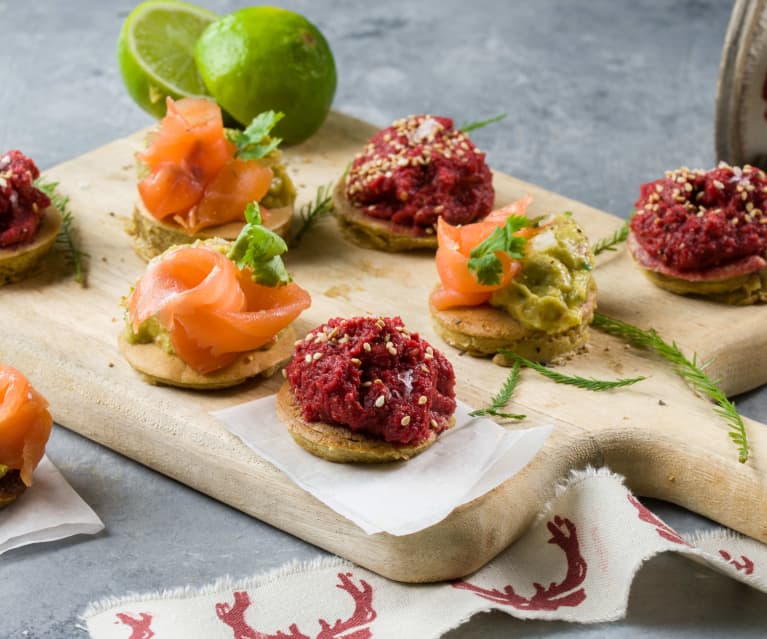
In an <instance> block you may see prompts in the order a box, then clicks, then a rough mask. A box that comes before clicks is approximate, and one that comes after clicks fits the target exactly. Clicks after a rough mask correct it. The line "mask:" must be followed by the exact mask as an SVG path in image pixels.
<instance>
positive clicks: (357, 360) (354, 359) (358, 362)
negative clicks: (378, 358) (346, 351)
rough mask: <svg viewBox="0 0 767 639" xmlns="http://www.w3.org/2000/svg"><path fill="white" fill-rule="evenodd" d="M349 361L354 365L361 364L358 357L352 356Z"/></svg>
mask: <svg viewBox="0 0 767 639" xmlns="http://www.w3.org/2000/svg"><path fill="white" fill-rule="evenodd" d="M349 361H350V362H351V363H352V364H354V365H355V366H360V365H361V364H362V360H360V359H358V358H356V357H352V358H351V359H350V360H349Z"/></svg>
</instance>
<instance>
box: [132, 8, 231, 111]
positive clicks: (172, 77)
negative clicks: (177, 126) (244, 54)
mask: <svg viewBox="0 0 767 639" xmlns="http://www.w3.org/2000/svg"><path fill="white" fill-rule="evenodd" d="M217 18H218V16H217V15H216V14H215V13H213V12H212V11H208V10H206V9H201V8H199V7H195V6H192V5H190V4H186V3H185V2H179V1H178V0H149V1H148V2H142V3H141V4H140V5H138V6H137V7H136V8H135V9H134V10H133V11H132V12H131V13H130V15H129V16H128V17H127V18H126V19H125V22H124V24H123V27H122V30H121V31H120V38H119V40H118V42H117V61H118V64H119V67H120V73H121V74H122V77H123V81H124V82H125V86H126V88H127V89H128V93H129V94H130V96H131V97H132V98H133V100H134V101H135V102H136V104H138V105H139V106H140V107H141V108H142V109H144V110H145V111H147V112H148V113H150V114H152V115H153V116H155V117H156V118H161V117H163V116H164V115H165V97H166V96H170V97H172V98H174V99H178V98H183V97H189V96H201V95H208V92H207V90H206V88H205V84H204V83H203V81H202V78H201V77H200V75H199V73H198V72H197V67H196V65H195V61H194V47H195V43H196V42H197V39H198V38H199V36H200V34H201V33H202V32H203V30H204V29H205V27H207V26H208V25H209V24H210V23H211V22H213V21H214V20H216V19H217Z"/></svg>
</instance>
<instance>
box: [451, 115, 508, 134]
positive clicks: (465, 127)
mask: <svg viewBox="0 0 767 639" xmlns="http://www.w3.org/2000/svg"><path fill="white" fill-rule="evenodd" d="M505 117H506V114H505V113H501V114H500V115H496V116H495V117H493V118H489V119H487V120H477V121H476V122H467V123H466V124H462V125H461V126H460V128H459V129H458V130H459V131H462V132H463V133H469V132H470V131H476V130H477V129H481V128H482V127H485V126H487V125H488V124H494V123H495V122H500V121H501V120H503V119H504V118H505Z"/></svg>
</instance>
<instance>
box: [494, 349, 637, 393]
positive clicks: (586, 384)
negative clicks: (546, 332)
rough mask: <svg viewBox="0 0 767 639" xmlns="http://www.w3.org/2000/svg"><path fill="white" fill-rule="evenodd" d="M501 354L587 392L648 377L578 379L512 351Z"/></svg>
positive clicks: (628, 383)
mask: <svg viewBox="0 0 767 639" xmlns="http://www.w3.org/2000/svg"><path fill="white" fill-rule="evenodd" d="M499 352H500V353H501V355H504V356H506V357H508V358H510V359H513V360H514V361H515V362H519V363H520V364H522V365H523V366H526V367H527V368H532V369H533V370H534V371H537V372H539V373H540V374H541V375H543V376H544V377H548V378H549V379H550V380H552V381H554V382H556V383H557V384H567V385H568V386H577V387H578V388H583V389H585V390H590V391H605V390H610V389H612V388H622V387H623V386H631V385H632V384H636V383H637V382H641V381H642V380H643V379H647V378H646V377H629V378H624V379H614V380H601V379H594V378H593V377H578V376H571V375H564V374H563V373H559V372H557V371H555V370H552V369H550V368H546V367H545V366H544V365H543V364H538V363H537V362H533V361H532V360H529V359H525V358H524V357H522V356H521V355H517V354H516V353H512V352H511V351H505V350H501V351H499Z"/></svg>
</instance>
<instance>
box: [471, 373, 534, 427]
mask: <svg viewBox="0 0 767 639" xmlns="http://www.w3.org/2000/svg"><path fill="white" fill-rule="evenodd" d="M520 370H521V366H520V364H519V362H514V365H513V366H512V367H511V372H510V373H509V376H508V377H507V378H506V381H505V382H504V384H503V386H502V387H501V390H500V391H498V394H497V395H496V396H495V397H493V398H492V399H491V400H490V406H488V407H487V408H479V409H477V410H473V411H471V412H470V413H469V415H470V416H471V417H484V416H486V415H490V416H492V417H501V418H503V419H524V418H525V417H527V415H519V414H517V413H504V412H502V409H503V408H506V404H508V403H509V402H510V401H511V396H512V395H513V394H514V389H515V388H516V387H517V384H518V383H519V372H520Z"/></svg>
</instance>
